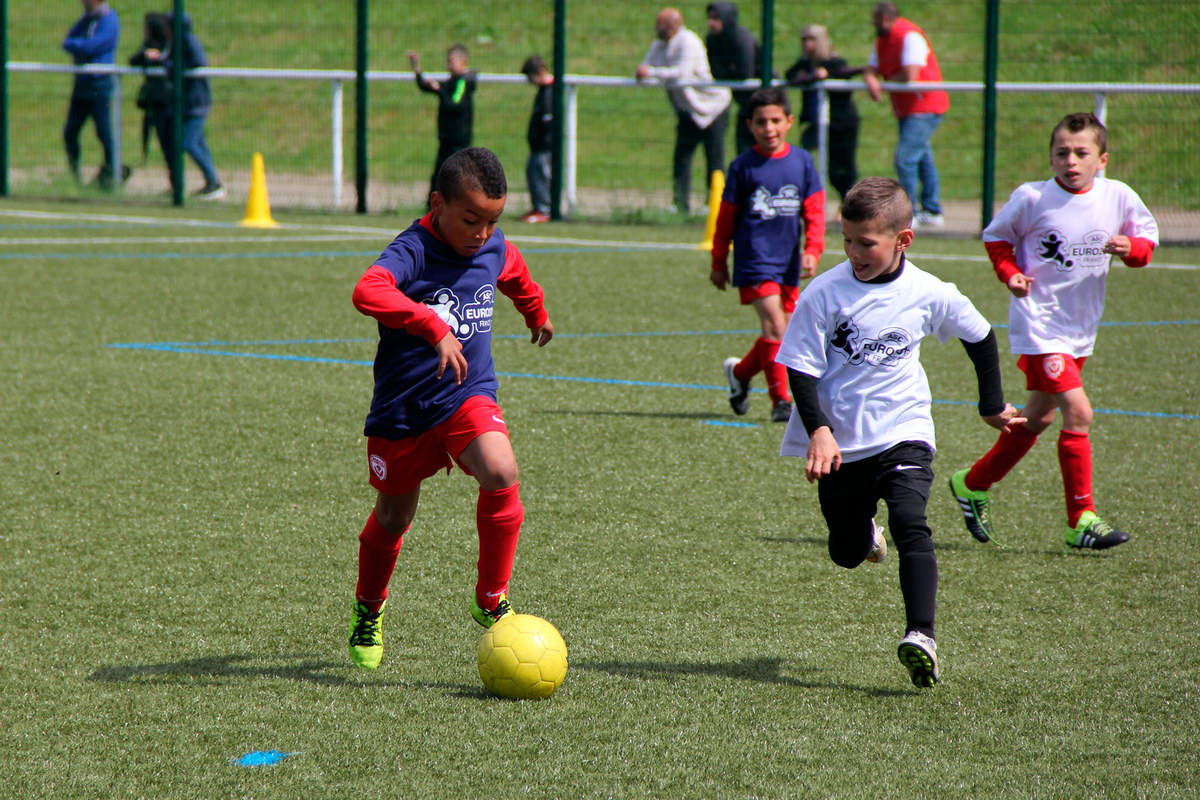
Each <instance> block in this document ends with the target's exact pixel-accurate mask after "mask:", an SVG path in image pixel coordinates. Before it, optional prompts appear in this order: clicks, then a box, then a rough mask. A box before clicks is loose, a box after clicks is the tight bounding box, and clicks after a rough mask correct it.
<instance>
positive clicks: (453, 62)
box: [408, 44, 478, 208]
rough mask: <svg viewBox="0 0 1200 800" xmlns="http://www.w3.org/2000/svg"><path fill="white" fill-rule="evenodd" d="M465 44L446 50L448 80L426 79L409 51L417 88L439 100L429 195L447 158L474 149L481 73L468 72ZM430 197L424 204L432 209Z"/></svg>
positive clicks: (409, 59) (418, 60)
mask: <svg viewBox="0 0 1200 800" xmlns="http://www.w3.org/2000/svg"><path fill="white" fill-rule="evenodd" d="M468 57H469V54H468V53H467V48H466V45H462V44H454V45H451V46H450V48H449V49H448V50H447V51H446V71H447V72H449V73H450V77H449V78H448V79H446V80H445V81H437V80H434V79H432V78H426V77H425V75H424V74H423V73H422V72H421V60H420V57H419V56H418V55H417V53H416V52H415V51H413V50H409V51H408V63H409V64H410V65H411V66H412V71H413V73H414V74H415V76H416V79H417V88H418V89H420V90H421V91H422V92H428V93H430V94H436V95H437V97H438V112H437V131H438V152H437V159H436V160H435V161H434V163H433V176H432V177H431V178H430V179H429V194H430V195H432V194H433V192H434V190H435V189H436V188H437V175H438V170H440V169H441V168H442V164H443V163H445V161H446V159H447V158H449V157H450V156H452V155H454V154H455V153H457V152H458V151H459V150H465V149H467V148H468V147H470V146H471V128H472V125H473V123H474V116H475V85H476V79H477V77H478V73H476V72H475V71H474V70H468V69H467V59H468ZM429 202H430V201H429V197H428V196H427V197H426V200H425V205H426V207H427V208H428V207H429Z"/></svg>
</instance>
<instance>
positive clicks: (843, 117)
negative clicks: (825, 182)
mask: <svg viewBox="0 0 1200 800" xmlns="http://www.w3.org/2000/svg"><path fill="white" fill-rule="evenodd" d="M800 46H801V48H802V53H801V56H800V58H799V60H797V61H796V63H795V64H792V66H790V67H788V70H787V72H785V73H784V77H785V78H786V79H787V82H788V84H790V85H792V86H810V85H811V84H812V83H813V81H819V80H824V79H825V78H835V79H838V78H849V77H852V76H854V75H858V74H859V73H861V72H862V69H861V68H860V69H851V68H850V67H849V66H847V64H846V59H844V58H842V57H841V56H839V55H837V54H836V53H834V52H833V44H832V43H831V42H830V40H829V31H828V30H826V28H825V26H824V25H809V26H808V27H806V28H805V29H804V30H803V31H802V32H801V35H800ZM818 113H819V109H818V107H817V90H816V89H813V88H807V89H805V90H804V95H803V102H802V105H801V107H800V119H801V120H802V121H804V122H806V123H808V125H807V127H805V129H804V132H803V133H802V134H801V135H800V146H801V147H803V148H804V149H805V150H816V149H817V124H818V119H817V115H818ZM858 123H859V118H858V108H856V107H855V105H854V99H853V98H852V97H851V96H850V92H830V93H829V139H828V146H829V182H830V183H832V184H833V188H835V189H837V191H838V194H839V195H841V196H842V197H845V196H846V192H848V191H850V187H851V186H853V185H854V184H856V183H858V165H857V163H856V156H855V151H856V150H857V149H858Z"/></svg>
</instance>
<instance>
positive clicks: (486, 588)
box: [475, 483, 525, 609]
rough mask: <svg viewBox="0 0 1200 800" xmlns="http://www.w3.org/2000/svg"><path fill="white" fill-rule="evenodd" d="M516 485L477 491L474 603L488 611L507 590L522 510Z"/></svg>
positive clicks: (523, 514)
mask: <svg viewBox="0 0 1200 800" xmlns="http://www.w3.org/2000/svg"><path fill="white" fill-rule="evenodd" d="M517 487H518V484H515V483H514V484H513V485H512V486H509V487H508V488H507V489H498V490H496V491H487V490H485V489H480V490H479V502H478V504H477V505H476V507H475V525H476V526H477V527H478V529H479V582H478V583H476V584H475V602H476V603H478V604H479V607H480V608H486V609H492V608H495V607H496V601H497V600H498V598H499V597H500V595H501V594H502V593H504V592H507V591H508V579H509V578H511V577H512V568H513V558H514V556H515V555H516V553H517V537H518V536H520V535H521V522H522V521H523V520H524V519H525V507H524V506H522V505H521V494H520V492H519V491H518V490H517Z"/></svg>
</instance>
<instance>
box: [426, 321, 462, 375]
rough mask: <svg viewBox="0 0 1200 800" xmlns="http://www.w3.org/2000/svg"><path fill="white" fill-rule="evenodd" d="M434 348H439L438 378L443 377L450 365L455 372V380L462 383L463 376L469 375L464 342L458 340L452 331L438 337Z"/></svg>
mask: <svg viewBox="0 0 1200 800" xmlns="http://www.w3.org/2000/svg"><path fill="white" fill-rule="evenodd" d="M433 348H434V349H435V350H437V354H438V371H437V376H438V380H441V379H442V375H444V374H445V373H446V368H447V367H449V368H450V370H451V371H452V372H453V373H454V382H455V383H457V384H461V383H462V382H463V378H465V377H467V358H466V356H464V355H463V353H462V344H461V343H460V342H459V341H458V337H457V336H455V335H454V332H453V331H451V332H449V333H447V334H446V335H445V336H443V337H442V338H441V339H438V341H437V344H435V345H434V346H433Z"/></svg>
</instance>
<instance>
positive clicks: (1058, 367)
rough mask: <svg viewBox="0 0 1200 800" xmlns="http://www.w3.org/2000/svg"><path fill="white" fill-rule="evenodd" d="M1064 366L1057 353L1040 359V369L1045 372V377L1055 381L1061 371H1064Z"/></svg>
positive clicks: (1064, 363) (1060, 356)
mask: <svg viewBox="0 0 1200 800" xmlns="http://www.w3.org/2000/svg"><path fill="white" fill-rule="evenodd" d="M1066 366H1067V365H1066V362H1065V361H1064V360H1063V357H1062V355H1061V354H1059V353H1054V354H1052V355H1048V356H1046V357H1045V358H1043V359H1042V369H1043V370H1045V372H1046V376H1047V377H1049V378H1053V379H1055V380H1057V379H1058V376H1059V375H1062V374H1063V370H1064V369H1066Z"/></svg>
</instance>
